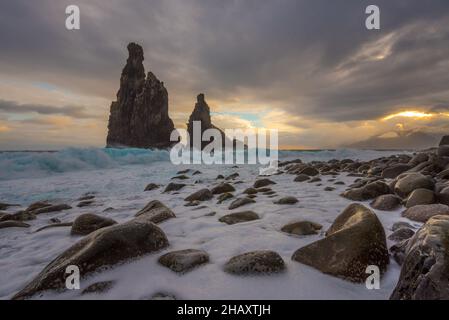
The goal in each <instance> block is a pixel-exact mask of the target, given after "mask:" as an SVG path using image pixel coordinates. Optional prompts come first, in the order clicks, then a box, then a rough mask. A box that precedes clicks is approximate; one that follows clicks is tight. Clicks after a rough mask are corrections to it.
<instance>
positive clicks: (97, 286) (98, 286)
mask: <svg viewBox="0 0 449 320" xmlns="http://www.w3.org/2000/svg"><path fill="white" fill-rule="evenodd" d="M114 284H115V281H100V282H95V283H93V284H91V285H90V286H88V287H87V288H86V289H84V290H83V291H82V292H81V294H82V295H84V294H89V293H97V294H98V293H105V292H107V291H109V290H111V289H112V287H113V286H114Z"/></svg>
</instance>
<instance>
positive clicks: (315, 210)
mask: <svg viewBox="0 0 449 320" xmlns="http://www.w3.org/2000/svg"><path fill="white" fill-rule="evenodd" d="M395 153H397V152H380V151H356V150H337V151H314V152H310V151H307V152H298V151H285V152H284V151H281V152H280V160H285V159H294V158H301V159H302V160H303V161H305V162H308V161H313V160H329V159H333V158H335V159H344V158H352V159H360V160H368V159H373V158H377V157H380V156H385V155H389V154H395ZM168 159H169V155H168V152H167V151H147V150H136V149H121V150H117V149H68V150H64V151H61V152H56V153H1V154H0V167H1V170H2V172H1V175H0V176H1V179H2V180H1V181H0V202H12V203H17V204H19V205H21V206H22V208H23V207H26V206H27V205H29V204H30V203H31V202H34V201H38V200H50V201H53V202H63V203H68V204H70V205H72V206H73V209H71V210H67V211H63V212H60V213H49V214H42V215H39V216H38V218H37V219H36V220H33V221H30V224H31V225H32V226H31V228H29V229H15V228H12V229H3V230H1V232H0V298H1V299H8V298H10V297H11V296H12V295H13V294H14V293H15V292H17V291H18V290H20V289H21V288H22V287H23V286H24V285H25V284H27V283H28V282H29V281H30V280H32V279H33V278H34V277H35V276H36V275H37V273H39V272H40V271H41V270H42V269H43V268H44V267H45V266H46V265H47V264H48V263H49V262H50V261H51V260H52V259H54V258H55V257H56V256H57V255H58V254H60V253H61V252H63V251H64V250H65V249H67V248H68V247H69V246H71V245H72V244H74V243H75V242H77V241H78V240H79V239H80V237H77V236H71V235H70V228H55V229H47V230H44V231H41V232H39V233H33V231H34V230H36V229H37V228H39V227H42V226H44V225H47V224H48V223H49V219H50V218H54V217H56V218H59V219H60V220H61V221H62V222H68V221H73V220H74V219H75V218H76V217H77V216H78V215H80V214H81V213H86V212H93V213H96V214H99V215H103V216H107V217H110V218H113V219H115V220H117V221H118V222H124V221H128V220H130V219H131V218H132V217H133V216H134V214H135V213H136V212H137V211H138V210H139V209H141V208H142V207H143V206H144V205H145V204H146V203H148V202H149V201H151V200H154V199H158V200H160V201H162V202H163V203H165V204H166V205H167V206H169V207H170V208H171V209H172V210H173V211H174V212H175V214H176V216H177V218H176V219H171V220H168V221H165V222H163V223H161V224H160V227H161V228H162V230H163V231H164V232H165V233H166V235H167V238H168V240H169V242H170V247H169V248H168V249H166V250H163V251H162V252H160V253H156V254H151V255H148V256H145V257H142V258H141V259H138V260H136V261H132V262H130V263H126V264H123V265H120V266H117V267H115V268H112V269H110V270H107V271H104V272H102V273H96V274H93V275H92V276H90V277H89V278H87V279H85V280H84V281H82V284H81V285H82V288H85V287H86V286H88V285H90V284H92V283H94V282H97V281H104V280H114V281H116V285H115V286H114V287H113V288H112V289H111V291H109V292H107V293H104V294H100V295H96V294H91V295H86V296H81V295H80V292H79V291H68V292H65V293H63V294H55V293H46V294H45V295H44V296H43V297H45V298H52V299H59V298H69V299H145V298H148V297H151V295H152V294H154V293H156V292H165V293H170V294H174V295H175V296H177V297H178V298H181V299H315V298H318V299H320V298H321V299H387V298H388V297H389V295H390V293H391V291H392V290H393V288H394V286H395V284H396V281H397V279H398V277H399V266H397V265H396V263H395V262H394V261H392V260H391V263H390V266H389V269H388V272H387V273H386V275H385V276H384V278H383V280H382V282H381V289H380V290H367V289H366V288H365V286H364V285H363V284H353V283H349V282H347V281H344V280H341V279H337V278H335V277H331V276H327V275H323V274H322V273H320V272H318V271H317V270H315V269H313V268H310V267H307V266H305V265H302V264H299V263H297V262H294V261H291V255H292V254H293V252H294V251H295V250H297V249H298V248H300V247H302V246H304V245H307V244H309V243H311V242H313V241H316V240H318V239H320V238H322V237H323V234H320V235H314V236H307V237H292V236H289V235H286V234H284V233H282V232H280V231H279V230H280V228H281V227H282V226H283V225H285V224H286V223H289V222H292V221H296V220H310V221H314V222H318V223H320V224H322V225H323V230H326V229H327V228H328V227H329V226H330V225H331V224H332V222H333V221H334V219H335V217H336V216H337V215H338V214H339V213H340V212H341V211H342V210H343V209H344V208H345V207H346V206H347V205H348V204H349V203H351V202H350V201H348V200H346V199H343V198H341V197H339V196H338V194H339V193H341V192H342V191H343V190H344V189H345V188H346V186H344V185H343V186H342V185H333V182H327V179H328V178H330V177H326V176H325V177H323V182H322V186H318V185H317V184H314V183H312V184H310V183H296V182H293V179H294V176H292V175H278V176H272V177H270V179H272V180H274V181H275V182H277V184H276V185H274V186H272V189H273V190H274V191H276V192H277V194H278V196H279V197H282V196H295V197H297V198H298V199H299V200H300V201H299V202H298V203H297V204H295V205H291V206H280V205H275V204H273V200H274V199H271V198H268V197H266V196H263V195H259V196H258V197H257V198H256V203H254V204H250V205H247V206H244V207H241V208H238V209H235V210H232V211H230V210H228V209H227V207H228V205H229V203H228V202H225V203H222V204H219V205H218V204H216V201H217V200H216V199H215V198H214V199H212V200H209V201H205V202H204V203H203V205H205V206H206V207H205V208H203V209H197V208H195V207H185V206H184V203H185V202H184V198H185V197H186V196H188V195H189V194H191V193H193V192H195V191H197V190H199V189H202V188H210V187H212V186H214V185H215V184H216V183H217V181H216V180H215V178H216V176H217V175H218V174H223V175H227V174H231V173H234V172H238V173H239V174H240V177H239V180H242V181H243V183H241V184H236V185H235V187H236V189H237V190H236V192H235V195H236V196H239V195H240V194H241V193H242V191H243V190H244V189H246V188H247V187H250V186H251V185H252V184H253V183H254V181H255V180H256V176H257V173H258V169H259V167H258V166H256V165H243V166H242V165H240V166H239V168H232V166H230V165H227V166H205V165H197V166H187V165H182V166H175V165H172V164H171V163H170V161H168ZM185 168H191V169H193V170H200V171H201V172H202V173H201V174H199V175H195V176H192V177H191V178H190V179H189V180H186V181H183V182H184V183H186V184H187V186H186V187H185V188H183V189H181V190H180V192H179V194H163V193H161V191H162V189H158V190H153V191H151V192H144V191H143V190H144V188H145V186H146V185H147V184H148V183H150V182H152V183H159V184H163V185H166V184H167V183H169V182H170V181H171V180H170V178H171V177H173V176H175V175H176V172H177V171H179V170H182V169H185ZM188 175H189V174H188ZM197 180H198V181H197ZM337 180H340V181H344V182H345V183H346V185H348V184H350V183H351V182H352V181H353V180H354V178H351V177H347V176H346V175H341V176H339V177H338V178H337ZM195 182H199V183H195ZM326 186H334V187H336V190H335V191H333V192H324V191H323V189H324V188H325V187H326ZM86 192H95V194H96V202H95V204H94V205H93V206H91V207H86V208H77V207H76V204H77V203H78V202H77V201H76V199H77V198H78V197H80V196H81V195H83V194H84V193H86ZM275 199H276V198H275ZM106 208H113V209H112V210H110V211H107V212H103V211H104V210H105V209H106ZM19 209H21V207H19V208H11V211H14V210H19ZM241 210H253V211H255V212H256V213H258V214H259V215H260V216H261V219H260V220H257V221H252V222H247V223H242V224H237V225H232V226H228V225H225V224H223V223H220V222H219V221H218V219H219V218H220V217H221V216H223V215H225V214H228V213H230V212H234V211H241ZM211 212H215V213H216V214H215V216H206V215H207V214H208V213H211ZM376 213H377V215H378V216H379V219H380V220H381V222H382V224H383V225H384V227H385V229H386V232H387V235H388V234H389V233H391V231H390V230H389V229H390V228H391V226H392V224H393V223H394V222H396V221H400V220H403V218H401V217H400V212H399V210H398V211H395V212H381V211H376ZM389 245H391V243H389ZM187 248H197V249H203V250H205V251H207V252H208V253H209V255H210V260H211V262H210V263H209V264H206V265H204V266H201V267H199V268H197V269H195V270H193V271H191V272H189V273H187V274H185V275H182V276H179V275H177V274H175V273H173V272H172V271H170V270H168V269H166V268H164V267H162V266H160V265H159V264H158V263H157V259H158V257H159V256H160V255H162V254H163V253H166V252H168V251H171V250H180V249H187ZM258 249H269V250H274V251H276V252H278V253H279V254H280V255H281V256H282V258H283V259H284V261H285V263H286V266H287V270H286V272H284V273H282V274H279V275H272V276H266V277H238V276H233V275H229V274H226V273H225V272H223V270H222V266H223V264H224V263H225V262H226V261H227V260H228V259H229V258H231V257H232V256H234V255H237V254H240V253H244V252H247V251H251V250H258Z"/></svg>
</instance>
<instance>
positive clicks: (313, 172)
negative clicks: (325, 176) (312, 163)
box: [298, 167, 320, 177]
mask: <svg viewBox="0 0 449 320" xmlns="http://www.w3.org/2000/svg"><path fill="white" fill-rule="evenodd" d="M298 174H305V175H306V176H309V177H314V176H317V175H319V174H320V172H319V171H318V170H317V169H315V168H314V167H305V168H304V169H302V170H301V171H299V172H298Z"/></svg>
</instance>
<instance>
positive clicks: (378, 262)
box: [0, 137, 449, 299]
mask: <svg viewBox="0 0 449 320" xmlns="http://www.w3.org/2000/svg"><path fill="white" fill-rule="evenodd" d="M446 142H447V137H445V138H443V140H442V143H441V145H440V146H439V147H438V148H437V149H435V150H431V151H426V152H419V153H415V154H414V155H405V154H400V155H395V156H389V157H383V158H379V159H374V160H371V161H355V160H352V159H343V160H330V161H326V162H321V161H313V162H310V163H303V162H302V161H301V160H300V159H296V160H293V161H288V162H283V163H281V164H280V167H279V172H278V173H277V174H276V175H273V176H271V177H254V176H252V177H249V178H243V177H242V176H241V175H240V174H239V173H238V172H234V173H230V174H228V175H221V176H218V177H216V179H215V181H214V182H209V183H205V182H203V181H202V180H201V175H202V172H200V171H198V170H194V169H186V170H182V171H179V172H177V174H176V175H175V176H174V177H173V178H172V182H170V183H169V184H167V185H166V186H162V185H158V184H155V183H152V182H151V183H150V182H149V184H148V185H147V186H146V188H143V189H142V191H143V190H146V191H144V193H145V194H146V195H148V196H149V197H150V198H151V199H152V200H151V201H149V202H148V203H147V204H146V205H145V206H144V207H142V208H141V209H140V210H138V211H137V212H135V213H134V214H133V215H134V217H131V218H130V217H129V215H128V218H125V219H121V221H116V220H115V219H113V218H111V217H109V215H108V213H109V212H111V210H112V211H113V210H114V208H106V209H104V210H103V211H102V212H95V205H96V201H97V198H96V195H95V194H94V193H87V194H84V195H83V196H82V197H80V198H78V199H75V200H74V201H73V202H70V203H67V204H65V203H52V202H48V201H41V202H37V203H33V204H31V205H29V206H28V207H26V208H24V209H23V210H19V211H17V209H16V206H17V205H18V204H7V203H0V209H1V210H2V211H1V213H0V229H1V230H2V231H3V232H6V231H8V232H9V233H8V236H14V234H16V233H20V232H23V231H22V230H32V231H31V234H36V233H42V232H49V231H51V230H56V229H59V230H61V232H67V233H69V234H70V235H71V236H72V237H73V240H72V246H71V247H69V248H67V249H66V250H64V251H62V252H60V254H59V255H58V256H57V257H55V258H54V259H53V261H51V262H50V263H49V264H48V265H47V266H46V267H45V268H44V269H43V270H42V271H41V272H40V273H39V274H38V275H37V276H35V277H34V279H32V280H31V281H30V282H29V283H28V284H27V285H26V286H24V287H23V288H21V290H18V292H15V294H14V295H13V296H11V298H13V299H28V298H38V297H40V296H41V294H42V293H44V292H46V291H48V290H56V291H55V292H60V293H63V292H64V291H67V290H66V289H65V278H66V277H67V274H66V273H65V268H66V267H67V266H69V265H77V266H79V268H80V272H81V278H82V279H85V278H89V277H90V276H91V275H92V274H101V273H103V272H104V271H105V270H109V269H111V268H112V269H113V268H114V267H116V266H119V265H123V264H124V263H125V264H126V263H129V262H133V261H136V259H140V258H142V257H145V256H148V255H150V256H153V255H154V256H157V263H158V264H159V265H160V266H162V267H165V268H168V269H169V270H170V272H173V273H176V274H179V276H181V277H189V273H191V272H192V271H193V270H201V268H205V266H207V265H208V264H210V263H211V259H212V258H211V256H210V253H209V252H208V250H207V249H204V248H202V246H201V245H200V246H198V247H193V246H192V247H186V248H184V249H181V250H177V249H176V250H172V249H171V243H170V241H171V237H170V236H168V235H167V234H166V231H165V226H166V223H167V222H169V221H174V220H176V219H179V218H182V216H181V213H178V212H176V211H174V210H173V209H172V206H171V202H170V201H167V200H166V201H164V202H162V201H160V200H159V199H158V195H161V196H162V195H164V196H170V197H177V196H178V197H179V196H181V197H183V198H184V207H185V210H188V211H189V212H191V213H195V212H198V214H196V215H195V217H191V218H190V219H208V220H207V221H211V219H212V220H215V221H216V222H214V228H218V226H220V225H221V226H220V228H228V229H226V230H229V232H232V230H233V229H232V228H238V227H239V226H245V227H247V228H248V230H250V228H251V226H252V225H251V224H252V223H255V222H257V221H263V220H264V219H265V218H264V217H265V216H266V212H264V211H263V210H262V211H261V210H260V209H259V210H256V209H254V208H253V207H252V206H254V205H255V204H257V203H258V202H260V201H264V203H266V204H268V203H271V205H272V206H276V207H282V208H299V209H298V210H301V209H300V207H296V206H299V205H300V204H301V199H298V198H299V197H295V196H293V195H292V194H293V192H292V191H293V189H294V191H295V192H296V193H295V194H298V193H299V194H300V193H301V190H302V189H303V188H305V187H306V186H308V185H313V186H315V187H318V188H321V189H322V192H323V193H326V194H335V197H336V198H342V199H346V201H347V205H346V209H344V210H343V211H342V212H341V213H340V214H338V215H337V217H336V218H335V219H334V220H333V221H330V226H329V227H328V228H325V227H324V226H323V225H322V224H320V223H318V222H317V221H314V219H298V220H292V221H290V222H289V223H287V224H285V225H282V226H280V228H279V229H278V230H277V232H281V233H283V234H285V235H286V236H287V237H299V238H301V239H308V238H311V237H313V240H312V241H308V243H307V244H306V245H304V246H298V247H297V248H295V249H294V250H291V251H290V260H291V261H292V262H289V261H288V260H287V258H286V257H285V255H280V254H279V253H278V252H276V251H275V250H273V249H272V248H270V247H264V248H260V250H244V248H242V250H240V253H238V254H235V255H230V256H228V257H223V259H224V260H222V261H223V263H221V269H222V270H221V272H224V273H227V274H229V275H231V276H233V277H246V276H252V277H263V278H265V277H270V274H271V275H272V276H274V275H275V274H283V273H288V272H289V264H290V263H295V264H298V265H299V266H300V267H301V266H302V267H301V268H303V267H305V266H308V267H311V268H312V269H314V270H317V271H319V272H322V273H323V274H327V275H330V276H333V277H336V278H340V279H343V280H344V281H348V282H352V283H361V284H363V283H364V282H365V279H366V278H367V276H368V274H367V273H366V268H367V266H370V265H375V266H378V267H379V270H380V272H381V274H384V273H385V272H387V271H388V270H389V268H391V265H392V264H397V265H399V266H401V272H400V276H399V279H397V284H396V288H395V289H394V290H393V292H392V294H391V299H448V298H449V286H448V280H447V279H448V270H449V264H448V260H447V252H448V250H449V248H448V242H447V239H448V238H447V237H448V236H449V206H448V205H449V181H448V179H449V144H446ZM234 170H236V171H237V168H236V169H234ZM343 176H345V177H347V179H351V180H350V181H351V182H352V183H351V184H349V185H346V183H345V182H344V181H343V180H344V179H342V177H343ZM280 178H282V179H285V180H290V181H291V182H292V183H293V185H294V186H295V187H294V188H291V190H290V189H289V190H285V187H284V186H283V185H282V182H280V181H279V179H280ZM192 188H194V190H191V189H192ZM289 193H290V195H288V194H289ZM280 194H281V195H280ZM166 199H167V198H166ZM262 199H264V200H262ZM316 201H319V200H318V199H317V200H316ZM214 207H215V208H216V209H215V210H219V213H218V214H217V212H215V211H211V210H213V209H214ZM219 208H222V209H219ZM86 210H87V211H91V212H89V213H87V212H86ZM202 210H203V211H202ZM204 210H206V211H208V212H206V211H204ZM295 210H296V209H295ZM394 210H396V211H397V210H400V211H401V212H402V217H403V218H402V219H400V220H399V219H398V221H397V222H396V223H394V224H393V225H392V227H391V232H390V230H386V229H385V227H384V226H383V225H382V223H381V222H380V221H379V218H378V213H376V212H385V213H386V214H388V212H390V211H394ZM77 211H82V212H83V213H81V214H78V215H77V216H76V218H75V219H74V220H73V221H67V220H66V221H63V220H64V219H63V218H62V217H63V216H64V212H77ZM226 211H228V212H226ZM93 212H95V213H93ZM175 212H176V213H175ZM201 212H206V213H204V214H200V213H201ZM41 216H48V217H51V219H50V221H49V222H50V223H49V224H48V225H47V226H44V227H40V228H37V227H35V226H34V221H35V220H36V219H37V218H38V217H41ZM204 221H205V220H204ZM217 225H218V226H217ZM254 226H255V225H254ZM63 230H66V231H63ZM2 231H0V232H2ZM224 232H226V231H224ZM388 233H390V234H388ZM387 235H388V236H387ZM80 237H81V238H80ZM186 237H189V235H186ZM389 244H392V245H389ZM212 260H213V259H212ZM114 283H115V281H114V280H110V281H109V280H108V281H100V282H98V283H92V284H90V285H89V287H88V288H87V287H86V288H84V290H83V291H82V292H80V294H81V295H84V294H98V293H101V292H107V291H109V290H114ZM162 296H163V297H164V294H162ZM168 296H169V297H171V298H174V297H173V295H168ZM155 297H156V298H158V297H159V298H160V297H161V294H160V292H159V293H158V294H156V293H155ZM176 298H182V297H176ZM272 298H273V299H275V298H276V296H273V297H272Z"/></svg>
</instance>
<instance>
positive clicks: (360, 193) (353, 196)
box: [342, 181, 391, 201]
mask: <svg viewBox="0 0 449 320" xmlns="http://www.w3.org/2000/svg"><path fill="white" fill-rule="evenodd" d="M390 192H391V191H390V187H389V186H388V185H387V184H386V183H384V182H382V181H374V182H371V183H368V184H366V185H364V186H363V187H360V188H354V189H349V190H346V191H345V192H344V193H343V194H342V196H343V197H344V198H346V199H349V200H353V201H366V200H371V199H374V198H377V197H378V196H381V195H384V194H389V193H390Z"/></svg>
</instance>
